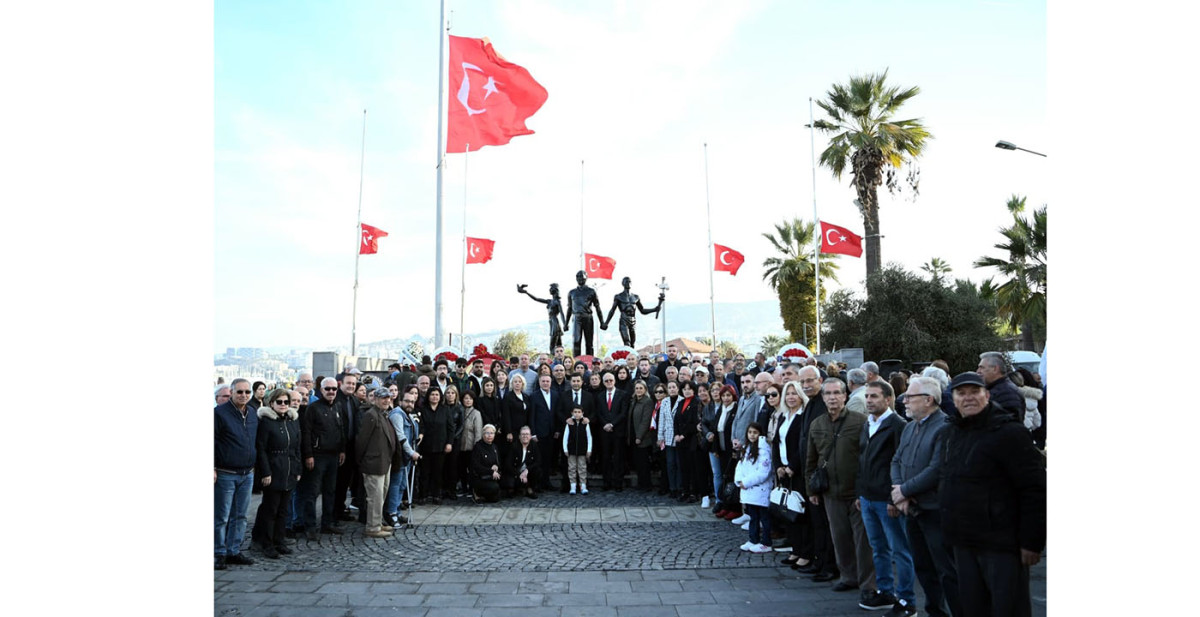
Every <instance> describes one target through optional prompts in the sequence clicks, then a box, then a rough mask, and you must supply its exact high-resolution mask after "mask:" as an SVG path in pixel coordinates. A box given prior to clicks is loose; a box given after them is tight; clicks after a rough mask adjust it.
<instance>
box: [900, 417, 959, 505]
mask: <svg viewBox="0 0 1200 617" xmlns="http://www.w3.org/2000/svg"><path fill="white" fill-rule="evenodd" d="M947 426H949V419H948V416H947V415H946V412H944V411H942V410H940V409H935V410H934V411H933V413H932V414H930V415H929V417H928V418H925V420H924V421H923V422H922V421H919V420H913V421H911V422H909V423H908V424H907V425H905V427H904V431H902V432H901V433H900V445H899V446H898V447H897V448H896V454H895V455H894V456H893V457H892V484H898V485H900V492H902V493H904V496H905V497H907V498H909V499H911V500H913V501H914V502H916V504H917V507H919V508H921V509H923V510H937V509H938V492H937V484H938V476H940V475H941V473H942V436H941V433H942V431H944V430H945V429H946V427H947Z"/></svg>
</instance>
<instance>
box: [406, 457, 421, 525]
mask: <svg viewBox="0 0 1200 617" xmlns="http://www.w3.org/2000/svg"><path fill="white" fill-rule="evenodd" d="M420 462H421V461H409V463H408V516H406V517H405V518H407V519H408V522H407V523H405V524H404V527H405V529H407V528H410V527H415V526H416V525H414V524H413V495H416V494H417V463H420Z"/></svg>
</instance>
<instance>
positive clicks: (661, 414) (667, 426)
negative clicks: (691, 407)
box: [658, 396, 683, 448]
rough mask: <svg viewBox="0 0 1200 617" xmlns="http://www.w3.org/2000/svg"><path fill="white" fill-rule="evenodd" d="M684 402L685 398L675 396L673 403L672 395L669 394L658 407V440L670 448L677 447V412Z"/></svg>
mask: <svg viewBox="0 0 1200 617" xmlns="http://www.w3.org/2000/svg"><path fill="white" fill-rule="evenodd" d="M682 402H683V398H681V397H675V401H674V403H672V402H671V397H669V396H668V397H667V398H665V399H663V400H662V405H660V406H659V409H658V440H659V441H661V442H664V443H665V444H666V446H667V447H668V448H674V447H675V414H676V413H678V411H679V405H680V403H682Z"/></svg>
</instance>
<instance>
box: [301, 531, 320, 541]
mask: <svg viewBox="0 0 1200 617" xmlns="http://www.w3.org/2000/svg"><path fill="white" fill-rule="evenodd" d="M304 537H305V538H307V539H309V540H313V541H315V542H320V541H321V534H320V533H318V532H317V530H316V529H309V530H308V531H306V532H304Z"/></svg>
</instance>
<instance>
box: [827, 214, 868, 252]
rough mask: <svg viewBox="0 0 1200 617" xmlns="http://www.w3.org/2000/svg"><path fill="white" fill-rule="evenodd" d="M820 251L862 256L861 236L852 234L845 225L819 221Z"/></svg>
mask: <svg viewBox="0 0 1200 617" xmlns="http://www.w3.org/2000/svg"><path fill="white" fill-rule="evenodd" d="M821 252H822V253H840V254H842V255H849V256H851V257H862V236H856V235H854V233H853V232H851V231H850V230H849V229H846V228H845V227H838V226H837V225H831V224H829V223H826V222H825V221H821Z"/></svg>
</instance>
